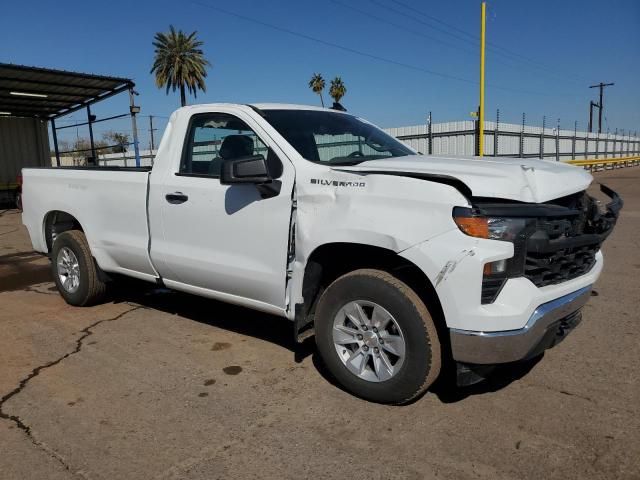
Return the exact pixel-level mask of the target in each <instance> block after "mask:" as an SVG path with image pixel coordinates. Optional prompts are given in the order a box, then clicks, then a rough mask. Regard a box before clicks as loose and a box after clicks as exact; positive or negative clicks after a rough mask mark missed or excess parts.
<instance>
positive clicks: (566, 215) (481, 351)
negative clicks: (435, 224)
mask: <svg viewBox="0 0 640 480" xmlns="http://www.w3.org/2000/svg"><path fill="white" fill-rule="evenodd" d="M600 190H601V192H602V193H604V194H605V195H606V196H608V197H609V198H610V201H609V202H608V203H607V204H606V205H603V204H602V203H600V202H599V201H598V200H596V199H595V198H594V197H592V196H590V195H588V194H587V193H586V192H579V193H576V194H573V195H569V196H566V197H563V198H559V199H556V200H553V201H550V202H546V203H542V204H524V203H516V202H504V201H502V202H498V201H496V200H489V199H474V201H473V208H472V209H471V210H472V214H473V215H474V217H473V218H480V219H487V225H490V224H491V220H494V221H495V222H497V224H498V225H514V222H511V223H509V222H507V221H505V219H508V220H513V219H518V220H519V221H520V223H516V224H517V225H518V227H517V228H516V229H515V230H512V231H511V236H510V238H503V240H508V241H512V242H513V244H514V256H513V257H512V258H510V259H509V260H508V261H507V262H506V264H505V266H504V268H502V269H499V271H493V270H492V269H491V268H488V269H487V268H485V270H484V275H483V284H482V298H481V302H482V303H483V304H490V303H494V302H495V301H496V299H497V297H498V296H499V294H500V291H501V289H502V287H503V286H504V284H505V283H506V282H507V280H508V279H510V278H516V277H525V278H527V279H529V280H530V281H531V282H532V283H533V284H534V285H536V286H537V287H546V286H548V285H555V284H560V283H563V282H566V281H569V280H572V279H574V278H577V277H580V276H581V275H585V274H587V273H588V272H589V271H590V270H591V269H592V268H593V267H594V265H595V264H596V254H597V253H598V251H599V250H600V248H601V246H602V243H603V242H604V240H605V239H606V238H607V237H608V236H609V235H610V234H611V232H612V231H613V228H614V226H615V224H616V222H617V219H618V216H619V214H620V210H621V209H622V206H623V201H622V199H621V198H620V196H619V195H618V194H617V193H616V192H614V191H613V190H611V189H610V188H608V187H607V186H605V185H601V186H600ZM458 214H460V213H458ZM454 215H455V212H454ZM466 225H473V222H469V221H467V223H466ZM475 228H476V229H477V228H478V227H477V225H476V226H475ZM463 231H464V230H463ZM498 232H500V230H499V229H498ZM467 233H468V232H467ZM503 234H504V232H503ZM487 265H490V264H487ZM485 267H486V265H485ZM590 293H591V285H589V286H586V287H583V288H581V289H579V290H577V291H575V292H572V293H570V294H567V295H564V296H563V297H559V298H557V299H554V300H552V301H549V302H547V303H545V304H542V305H540V306H538V307H537V308H536V310H535V312H534V314H533V315H532V317H531V318H530V319H529V321H528V322H527V324H526V325H525V327H523V328H522V329H519V330H511V331H505V332H493V333H483V332H475V333H472V332H455V331H454V332H452V333H453V334H452V350H453V352H454V354H457V357H456V359H457V360H458V362H457V365H458V369H457V380H458V384H459V385H469V384H473V383H476V382H478V381H480V380H482V379H483V377H484V376H485V375H486V374H488V373H489V372H490V371H491V370H492V369H493V367H495V366H496V365H498V364H505V363H511V362H516V361H522V360H528V359H531V358H533V357H536V356H538V355H540V354H541V353H542V352H544V350H546V349H548V348H551V347H553V346H555V345H557V344H558V343H560V342H561V341H562V340H563V339H564V338H565V337H566V336H567V335H568V333H569V332H570V331H572V330H573V328H575V326H577V325H578V324H579V323H580V320H581V314H580V309H581V307H582V306H583V305H584V304H585V303H586V302H587V299H588V297H589V296H590ZM457 333H463V334H461V335H458V334H457ZM469 352H472V353H469ZM454 356H455V355H454Z"/></svg>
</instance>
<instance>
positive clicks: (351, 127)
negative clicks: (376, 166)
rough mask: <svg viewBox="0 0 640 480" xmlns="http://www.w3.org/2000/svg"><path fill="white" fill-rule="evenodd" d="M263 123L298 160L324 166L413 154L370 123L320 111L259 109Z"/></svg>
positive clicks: (352, 117) (344, 115) (341, 114)
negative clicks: (293, 152)
mask: <svg viewBox="0 0 640 480" xmlns="http://www.w3.org/2000/svg"><path fill="white" fill-rule="evenodd" d="M263 114H264V117H265V118H266V120H267V121H268V122H269V123H270V124H271V125H272V126H273V128H275V129H276V130H277V131H278V133H280V135H282V136H283V137H284V138H285V140H286V141H287V142H289V143H290V144H291V146H292V147H293V148H295V149H296V150H297V151H298V153H299V154H300V155H302V157H304V158H306V159H307V160H310V161H312V162H316V163H323V164H328V165H356V164H358V163H361V162H366V161H367V160H378V159H382V158H393V157H404V156H406V155H414V154H415V152H413V151H412V150H411V149H410V148H409V147H407V146H406V145H404V144H402V143H400V142H399V141H398V140H396V139H395V138H393V137H392V136H390V135H388V134H386V133H384V132H383V131H382V130H380V129H378V128H376V127H374V126H373V125H371V124H370V123H367V122H365V121H363V120H360V119H358V118H356V117H354V116H351V115H346V114H344V113H337V112H336V113H334V112H325V111H321V110H263Z"/></svg>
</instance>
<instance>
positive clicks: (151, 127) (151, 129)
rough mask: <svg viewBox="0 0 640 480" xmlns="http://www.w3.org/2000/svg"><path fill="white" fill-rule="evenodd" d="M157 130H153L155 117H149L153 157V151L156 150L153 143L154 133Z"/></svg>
mask: <svg viewBox="0 0 640 480" xmlns="http://www.w3.org/2000/svg"><path fill="white" fill-rule="evenodd" d="M155 130H157V129H155V128H153V115H149V134H150V135H151V155H153V150H154V148H155V144H154V142H153V132H154V131H155Z"/></svg>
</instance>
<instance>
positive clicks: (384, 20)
mask: <svg viewBox="0 0 640 480" xmlns="http://www.w3.org/2000/svg"><path fill="white" fill-rule="evenodd" d="M331 1H332V2H333V3H335V4H336V5H339V6H341V7H344V8H348V9H350V10H353V11H354V12H357V13H359V14H361V15H364V16H366V17H369V18H373V19H374V20H377V21H378V22H381V23H386V24H388V25H392V26H394V27H396V28H398V29H399V30H402V31H403V32H410V33H413V34H414V35H418V36H420V37H423V38H426V39H428V40H431V41H433V42H437V43H439V44H441V45H446V46H448V47H451V48H456V49H458V50H461V51H463V52H465V53H468V54H469V55H472V56H474V57H475V56H477V53H476V52H475V51H473V50H470V49H465V48H463V47H461V46H460V45H456V44H454V43H449V42H446V41H444V40H441V39H439V38H436V37H432V36H430V35H427V34H426V33H424V32H421V31H418V30H413V29H410V28H407V26H406V25H401V24H399V23H395V22H393V21H391V20H389V19H387V18H383V17H380V16H378V15H374V14H373V13H370V12H367V11H366V10H362V9H360V8H357V7H354V6H352V5H349V4H347V3H343V2H340V1H338V0H331Z"/></svg>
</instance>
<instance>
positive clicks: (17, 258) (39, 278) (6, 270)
mask: <svg viewBox="0 0 640 480" xmlns="http://www.w3.org/2000/svg"><path fill="white" fill-rule="evenodd" d="M42 260H43V257H42V255H40V254H39V253H36V252H20V253H11V254H8V255H0V292H10V291H15V290H23V289H25V288H27V287H30V286H32V285H37V284H39V283H44V282H50V281H52V277H51V267H50V266H49V263H48V262H43V261H42Z"/></svg>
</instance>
